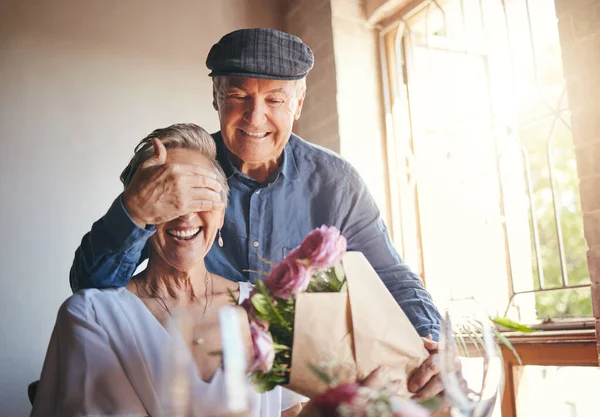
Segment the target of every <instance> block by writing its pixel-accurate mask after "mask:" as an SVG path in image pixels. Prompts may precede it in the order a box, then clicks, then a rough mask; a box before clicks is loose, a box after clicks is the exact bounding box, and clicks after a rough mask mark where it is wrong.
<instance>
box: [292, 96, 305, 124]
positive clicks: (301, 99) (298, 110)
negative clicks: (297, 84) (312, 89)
mask: <svg viewBox="0 0 600 417" xmlns="http://www.w3.org/2000/svg"><path fill="white" fill-rule="evenodd" d="M304 97H306V89H305V90H304V91H303V92H302V95H301V96H300V97H299V98H298V107H296V112H295V113H294V120H298V119H299V118H300V115H301V114H302V105H303V104H304Z"/></svg>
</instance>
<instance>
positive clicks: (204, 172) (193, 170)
mask: <svg viewBox="0 0 600 417" xmlns="http://www.w3.org/2000/svg"><path fill="white" fill-rule="evenodd" d="M173 168H174V170H175V171H176V172H178V173H179V174H181V175H192V176H196V175H199V176H202V177H209V178H212V179H217V173H216V172H215V171H214V170H213V169H209V168H204V167H201V166H200V165H194V164H176V165H173Z"/></svg>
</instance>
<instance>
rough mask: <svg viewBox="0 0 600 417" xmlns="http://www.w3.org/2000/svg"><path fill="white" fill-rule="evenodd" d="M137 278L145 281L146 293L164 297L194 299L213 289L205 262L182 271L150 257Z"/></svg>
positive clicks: (182, 299) (183, 299)
mask: <svg viewBox="0 0 600 417" xmlns="http://www.w3.org/2000/svg"><path fill="white" fill-rule="evenodd" d="M136 280H137V281H138V282H143V284H144V287H145V289H146V291H145V293H147V294H145V295H148V296H153V297H157V296H158V297H161V298H163V299H173V300H181V301H185V300H193V299H195V298H196V297H200V296H201V295H203V294H205V293H207V292H212V291H213V288H211V286H210V274H209V272H208V271H207V270H206V266H205V265H204V263H203V262H202V263H199V264H197V265H196V266H194V267H193V268H190V269H187V270H183V271H182V270H178V269H175V268H173V267H172V266H170V265H166V264H164V263H163V262H161V260H160V259H158V260H157V259H156V258H153V257H150V259H149V260H148V266H147V267H146V269H145V270H144V271H143V272H142V273H141V274H140V275H139V276H138V277H136Z"/></svg>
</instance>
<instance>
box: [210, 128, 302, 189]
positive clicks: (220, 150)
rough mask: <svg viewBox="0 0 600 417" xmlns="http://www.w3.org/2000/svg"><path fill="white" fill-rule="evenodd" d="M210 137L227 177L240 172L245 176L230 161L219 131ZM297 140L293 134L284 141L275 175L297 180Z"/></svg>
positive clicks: (298, 173) (298, 177)
mask: <svg viewBox="0 0 600 417" xmlns="http://www.w3.org/2000/svg"><path fill="white" fill-rule="evenodd" d="M212 137H213V138H214V140H215V143H216V144H217V160H218V161H219V163H220V164H221V167H222V168H223V171H224V172H225V175H226V176H227V179H229V178H231V177H232V176H233V175H234V174H240V175H243V176H245V175H244V174H243V173H242V172H241V171H240V170H239V169H237V167H236V166H235V165H233V163H232V162H231V158H230V154H231V152H229V149H227V147H226V146H225V143H224V142H223V137H222V136H221V132H216V133H213V135H212ZM297 140H298V137H297V136H296V135H294V134H292V136H291V137H290V140H289V141H288V143H286V145H285V147H284V148H283V162H282V164H281V167H280V168H279V172H278V173H277V174H276V176H275V177H277V176H279V174H283V176H284V177H286V178H287V179H290V180H293V181H295V180H298V179H300V171H299V170H298V165H297V164H296V158H295V157H294V150H293V147H294V143H295V142H296V141H297Z"/></svg>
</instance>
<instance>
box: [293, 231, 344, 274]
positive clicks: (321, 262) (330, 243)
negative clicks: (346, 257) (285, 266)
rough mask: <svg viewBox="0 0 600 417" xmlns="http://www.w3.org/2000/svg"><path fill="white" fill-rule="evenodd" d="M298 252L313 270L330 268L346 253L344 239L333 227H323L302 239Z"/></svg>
mask: <svg viewBox="0 0 600 417" xmlns="http://www.w3.org/2000/svg"><path fill="white" fill-rule="evenodd" d="M300 252H301V257H302V258H304V259H308V260H309V262H310V264H311V266H312V267H313V268H315V269H321V268H328V267H332V266H335V264H337V263H338V262H339V260H340V259H341V258H342V255H343V254H344V252H346V238H345V237H344V236H342V234H341V232H340V231H339V230H338V229H336V228H335V227H334V226H330V227H327V226H325V225H323V226H321V227H319V228H318V229H315V230H313V231H312V232H310V233H309V234H308V236H306V237H305V238H304V240H303V241H302V243H301V244H300Z"/></svg>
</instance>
